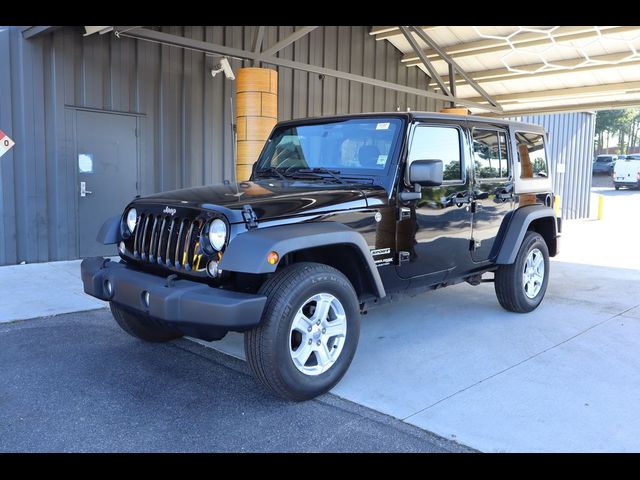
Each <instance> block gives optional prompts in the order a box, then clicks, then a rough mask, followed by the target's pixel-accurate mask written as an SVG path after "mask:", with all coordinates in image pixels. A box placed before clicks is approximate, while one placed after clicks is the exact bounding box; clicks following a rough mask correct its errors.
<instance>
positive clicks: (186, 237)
mask: <svg viewBox="0 0 640 480" xmlns="http://www.w3.org/2000/svg"><path fill="white" fill-rule="evenodd" d="M204 223H205V222H204V221H203V220H201V219H189V218H176V217H173V216H170V215H154V214H151V213H141V214H140V217H139V218H138V223H137V225H138V227H137V228H136V230H135V234H134V237H133V255H134V257H135V258H138V259H140V260H142V261H144V262H149V263H157V264H160V265H166V266H167V267H172V268H177V269H185V270H187V271H189V270H193V268H194V264H195V267H196V268H198V267H199V265H197V264H196V259H198V263H199V258H198V255H199V254H200V253H201V252H200V249H199V240H200V233H201V230H202V227H203V225H204Z"/></svg>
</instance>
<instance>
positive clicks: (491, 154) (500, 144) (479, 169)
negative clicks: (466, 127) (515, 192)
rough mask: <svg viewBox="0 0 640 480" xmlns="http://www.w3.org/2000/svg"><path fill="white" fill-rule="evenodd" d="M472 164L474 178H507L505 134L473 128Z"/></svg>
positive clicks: (507, 162)
mask: <svg viewBox="0 0 640 480" xmlns="http://www.w3.org/2000/svg"><path fill="white" fill-rule="evenodd" d="M473 164H474V169H475V174H476V178H509V158H508V148H507V137H506V135H505V133H504V132H498V131H495V130H482V129H479V128H474V129H473Z"/></svg>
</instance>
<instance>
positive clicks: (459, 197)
mask: <svg viewBox="0 0 640 480" xmlns="http://www.w3.org/2000/svg"><path fill="white" fill-rule="evenodd" d="M453 203H455V204H456V207H461V206H462V205H464V204H465V203H471V197H470V196H469V194H468V193H462V192H460V193H457V194H456V195H455V196H454V197H453Z"/></svg>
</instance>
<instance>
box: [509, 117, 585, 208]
mask: <svg viewBox="0 0 640 480" xmlns="http://www.w3.org/2000/svg"><path fill="white" fill-rule="evenodd" d="M512 120H517V121H519V122H526V123H535V124H538V125H542V126H543V127H544V129H545V130H546V131H547V133H548V134H549V145H548V153H549V155H550V157H551V161H552V167H551V168H552V172H553V175H554V178H553V188H554V191H555V192H556V194H559V195H561V198H562V216H563V218H567V219H571V218H586V217H588V216H589V208H590V199H591V162H592V159H593V136H594V133H595V115H594V114H592V113H587V112H577V113H558V114H551V115H527V116H522V117H513V118H512ZM558 164H564V166H565V172H564V173H558V169H557V165H558Z"/></svg>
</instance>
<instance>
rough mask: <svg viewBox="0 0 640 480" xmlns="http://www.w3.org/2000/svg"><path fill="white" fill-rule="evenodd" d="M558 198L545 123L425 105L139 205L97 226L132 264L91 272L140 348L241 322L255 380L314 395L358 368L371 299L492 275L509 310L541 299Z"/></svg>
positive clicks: (324, 127) (276, 136) (291, 128)
mask: <svg viewBox="0 0 640 480" xmlns="http://www.w3.org/2000/svg"><path fill="white" fill-rule="evenodd" d="M553 204H554V195H553V192H552V185H551V175H550V171H549V162H548V161H547V156H546V154H545V134H544V131H543V129H542V128H541V127H539V126H535V125H528V124H522V123H514V122H508V121H504V120H497V119H492V118H484V117H474V116H458V115H445V114H434V113H417V112H416V113H385V114H361V115H344V116H337V117H330V118H317V119H304V120H295V121H287V122H281V123H279V124H278V125H277V126H276V127H275V128H274V130H273V132H272V134H271V136H270V138H269V140H268V141H267V142H266V144H265V146H264V148H263V150H262V153H261V154H260V158H259V159H258V161H257V162H256V163H255V165H254V167H253V172H252V175H251V179H250V181H247V182H241V183H238V184H235V183H228V182H226V183H225V184H223V185H216V186H204V187H196V188H189V189H184V190H175V191H171V192H165V193H160V194H156V195H150V196H147V197H144V198H136V199H135V200H133V201H132V202H131V203H130V204H129V205H128V206H127V207H126V209H125V210H124V212H123V214H122V216H117V217H114V218H112V219H110V220H108V221H107V222H106V223H105V224H104V226H103V227H102V229H101V230H100V232H99V234H98V241H100V242H102V243H105V244H110V243H114V244H117V245H118V250H119V253H120V258H121V259H120V261H119V262H111V261H109V260H108V259H104V258H101V257H95V258H87V259H85V260H84V261H83V262H82V267H81V268H82V281H83V283H84V291H85V292H86V293H88V294H89V295H92V296H94V297H96V298H99V299H102V300H106V301H108V302H109V304H110V306H111V311H112V313H113V316H114V317H115V320H116V321H117V322H118V324H119V325H120V326H121V327H122V329H123V330H125V331H126V332H127V333H129V334H131V335H133V336H135V337H138V338H141V339H143V340H147V341H151V342H163V341H168V340H171V339H174V338H177V337H180V336H182V335H189V336H192V337H197V338H201V339H204V340H219V339H221V338H222V337H224V336H225V334H226V333H227V332H228V331H236V332H244V341H245V343H244V345H245V351H246V356H247V360H248V362H249V365H250V367H251V369H252V371H253V372H254V374H255V375H256V377H257V378H258V379H259V380H260V381H261V382H262V383H263V384H264V385H265V386H266V387H267V388H268V389H270V390H271V391H272V392H273V393H275V394H277V395H280V396H282V397H285V398H288V399H293V400H304V399H308V398H312V397H314V396H316V395H319V394H321V393H324V392H326V391H328V390H329V389H331V388H332V387H333V386H334V385H335V384H336V383H337V382H338V381H339V380H340V378H341V377H342V376H343V375H344V373H345V372H346V370H347V368H348V367H349V364H350V363H351V360H352V358H353V356H354V354H355V351H356V347H357V344H358V337H359V333H360V314H361V313H363V312H366V311H367V310H368V309H370V308H372V307H373V306H376V305H380V304H382V303H385V302H387V301H389V300H392V299H397V298H401V297H402V296H403V295H406V294H416V293H419V292H421V291H425V290H427V289H435V288H439V287H445V286H448V285H453V284H455V283H459V282H463V281H466V282H469V283H470V284H472V285H478V284H479V283H480V282H484V281H489V282H494V285H495V291H496V295H497V297H498V301H499V303H500V305H502V307H504V308H505V309H507V310H510V311H512V312H530V311H531V310H533V309H535V308H536V307H537V306H538V305H539V304H540V302H541V301H542V298H543V297H544V294H545V291H546V288H547V283H548V278H549V257H550V256H554V255H556V254H557V253H558V237H559V232H560V230H561V228H560V226H561V225H560V219H557V218H556V216H555V214H554V209H553ZM485 274H490V275H489V276H488V277H489V278H483V275H485ZM462 301H464V300H462Z"/></svg>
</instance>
